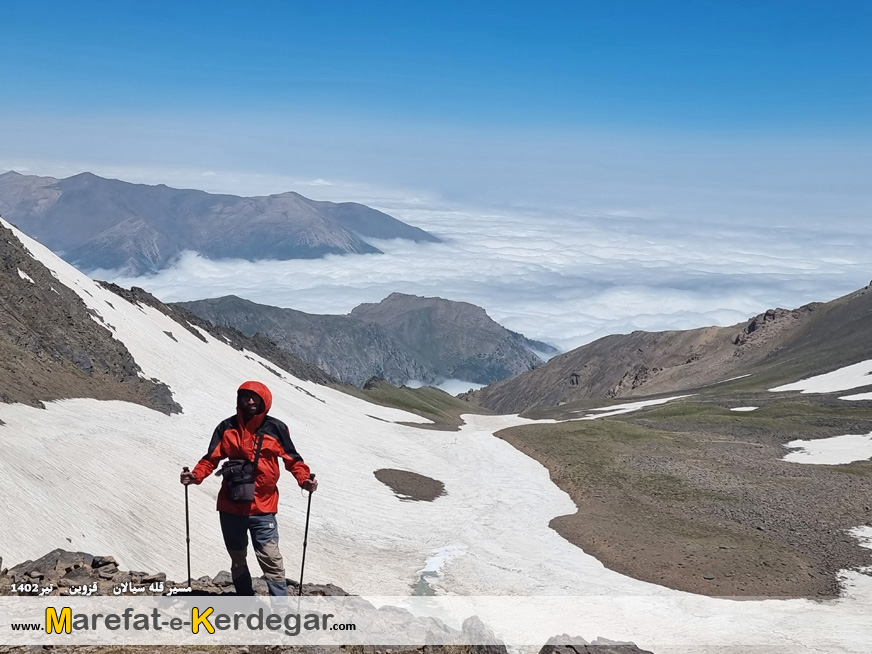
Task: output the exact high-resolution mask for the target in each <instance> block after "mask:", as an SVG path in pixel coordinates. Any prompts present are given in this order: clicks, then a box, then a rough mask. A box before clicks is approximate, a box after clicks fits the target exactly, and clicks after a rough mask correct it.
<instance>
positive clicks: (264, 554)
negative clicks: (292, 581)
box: [220, 512, 288, 595]
mask: <svg viewBox="0 0 872 654" xmlns="http://www.w3.org/2000/svg"><path fill="white" fill-rule="evenodd" d="M220 516H221V533H222V534H223V536H224V546H225V547H226V548H227V553H228V554H230V576H231V577H232V578H233V586H234V587H235V588H236V594H237V595H254V588H253V587H252V585H251V573H250V572H249V571H248V561H247V560H246V559H247V555H248V534H249V532H250V533H251V542H252V544H253V545H254V555H255V556H256V557H257V562H258V563H259V564H260V569H261V570H263V578H264V579H265V580H266V585H267V587H268V588H269V594H270V595H287V594H288V585H287V582H286V581H285V566H284V562H283V561H282V554H281V552H279V525H278V522H276V516H275V514H274V513H267V514H265V515H251V516H246V515H236V514H234V513H223V512H222V513H221V514H220Z"/></svg>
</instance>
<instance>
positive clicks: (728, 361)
mask: <svg viewBox="0 0 872 654" xmlns="http://www.w3.org/2000/svg"><path fill="white" fill-rule="evenodd" d="M870 333H872V285H870V286H867V287H865V288H863V289H860V290H858V291H856V292H854V293H851V294H849V295H846V296H844V297H841V298H837V299H835V300H832V301H831V302H826V303H821V302H816V303H812V304H807V305H805V306H802V307H800V308H798V309H793V310H788V309H769V310H767V311H765V312H764V313H761V314H759V315H757V316H754V317H753V318H751V319H750V320H748V322H746V323H739V324H737V325H733V326H731V327H704V328H701V329H688V330H683V331H664V332H643V331H637V332H633V333H632V334H616V335H612V336H606V337H604V338H601V339H599V340H597V341H594V342H593V343H589V344H588V345H584V346H582V347H579V348H576V349H574V350H572V351H570V352H566V353H564V354H561V355H559V356H556V357H554V358H553V359H551V360H550V361H549V362H548V363H547V364H545V365H543V366H540V367H538V368H536V369H535V370H531V371H529V372H526V373H523V374H521V375H518V376H515V377H512V378H511V379H506V380H503V381H499V382H496V383H494V384H491V385H490V386H487V387H486V388H482V389H480V390H478V391H475V392H473V393H470V394H468V395H467V396H466V398H467V399H469V400H471V401H474V402H477V403H480V404H481V405H482V406H484V407H487V408H488V409H491V410H494V411H499V412H521V411H525V410H529V409H532V408H536V407H545V406H557V405H561V404H565V403H569V402H574V401H578V400H584V399H589V398H618V397H633V396H648V395H654V394H658V393H674V392H678V391H687V390H692V389H697V388H700V387H703V386H706V385H710V384H714V383H723V382H724V381H730V380H732V379H734V378H744V377H745V376H748V377H752V376H753V380H754V383H755V384H756V386H761V385H765V383H766V380H771V382H772V385H773V386H774V385H776V382H777V380H781V379H789V378H791V377H799V376H803V375H809V374H816V373H818V372H827V371H828V370H830V369H831V368H832V366H833V365H835V362H838V363H839V365H846V364H850V363H856V362H858V361H861V360H864V359H868V358H869V356H870V338H869V334H870ZM736 383H738V382H736ZM870 384H872V378H870Z"/></svg>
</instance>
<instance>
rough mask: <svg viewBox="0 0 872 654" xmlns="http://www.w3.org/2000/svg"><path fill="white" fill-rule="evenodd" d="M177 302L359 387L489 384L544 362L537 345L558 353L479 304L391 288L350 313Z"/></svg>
mask: <svg viewBox="0 0 872 654" xmlns="http://www.w3.org/2000/svg"><path fill="white" fill-rule="evenodd" d="M178 306H180V307H183V308H184V309H186V310H188V311H190V312H191V313H193V314H195V315H197V316H199V317H200V318H203V319H205V320H208V321H210V322H211V323H213V324H215V325H221V326H225V327H232V328H234V329H238V330H239V331H240V332H242V333H243V334H246V335H249V336H250V335H253V334H256V333H260V334H263V335H265V336H266V337H268V338H269V339H271V340H273V341H275V342H276V343H277V344H278V345H279V346H280V347H283V348H285V349H287V350H288V351H289V352H291V353H293V354H294V355H296V356H298V357H300V358H301V359H302V360H304V361H308V362H309V363H312V364H314V365H316V366H318V367H319V368H321V369H323V370H324V371H326V372H327V373H329V374H331V375H334V376H336V377H337V378H339V379H340V380H342V381H344V382H346V383H350V384H355V385H357V386H361V385H363V384H364V383H365V382H366V381H367V379H369V378H370V377H382V378H384V379H387V380H388V381H390V382H392V383H395V384H404V383H406V382H408V381H409V380H419V381H422V382H424V383H428V384H430V383H437V382H439V381H441V380H443V379H462V380H464V381H470V382H474V383H479V384H487V383H490V382H493V381H496V380H499V379H505V378H506V377H509V376H511V375H515V374H518V373H521V372H524V371H527V370H531V369H532V368H535V367H536V366H539V365H541V364H542V363H543V362H542V359H540V358H539V357H538V356H537V355H536V354H535V353H534V351H535V352H539V353H543V354H546V355H549V354H556V353H557V350H556V349H555V348H553V347H552V346H550V345H548V344H547V343H541V342H539V341H533V340H530V339H528V338H526V337H524V336H522V335H521V334H517V333H515V332H512V331H510V330H508V329H506V328H504V327H502V326H501V325H499V324H498V323H496V322H495V321H493V320H492V319H491V318H490V317H489V316H488V315H487V313H486V312H485V310H484V309H482V308H481V307H478V306H475V305H473V304H469V303H467V302H453V301H450V300H444V299H442V298H435V297H430V298H427V297H418V296H415V295H405V294H402V293H392V294H391V295H390V296H388V297H387V298H385V299H384V300H382V301H381V302H379V303H377V304H361V305H360V306H358V307H356V308H355V309H353V310H352V312H351V314H349V315H345V316H338V315H313V314H307V313H303V312H302V311H296V310H294V309H282V308H278V307H272V306H267V305H263V304H256V303H254V302H250V301H248V300H244V299H242V298H239V297H236V296H234V295H228V296H225V297H221V298H213V299H208V300H197V301H194V302H180V303H178Z"/></svg>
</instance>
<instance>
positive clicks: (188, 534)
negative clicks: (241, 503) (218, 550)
mask: <svg viewBox="0 0 872 654" xmlns="http://www.w3.org/2000/svg"><path fill="white" fill-rule="evenodd" d="M182 472H190V470H188V467H187V466H185V467H184V468H182ZM185 544H186V545H187V548H188V588H190V587H191V520H190V517H189V511H188V484H185Z"/></svg>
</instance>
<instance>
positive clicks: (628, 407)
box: [577, 395, 692, 420]
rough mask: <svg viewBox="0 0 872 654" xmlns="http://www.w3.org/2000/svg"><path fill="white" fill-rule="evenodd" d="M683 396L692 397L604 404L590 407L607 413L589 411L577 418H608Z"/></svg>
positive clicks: (676, 398) (675, 397) (676, 397)
mask: <svg viewBox="0 0 872 654" xmlns="http://www.w3.org/2000/svg"><path fill="white" fill-rule="evenodd" d="M683 397H692V396H691V395H675V396H673V397H663V398H660V399H659V400H642V401H640V402H629V403H627V404H615V405H612V406H602V407H598V408H596V409H589V411H604V412H605V413H596V414H594V413H588V414H587V415H586V416H584V417H583V418H577V419H578V420H596V419H597V418H608V417H609V416H619V415H621V414H624V413H630V412H631V411H638V410H639V409H644V408H645V407H647V406H656V405H658V404H666V403H667V402H671V401H672V400H680V399H681V398H683ZM577 413H584V412H583V411H577Z"/></svg>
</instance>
